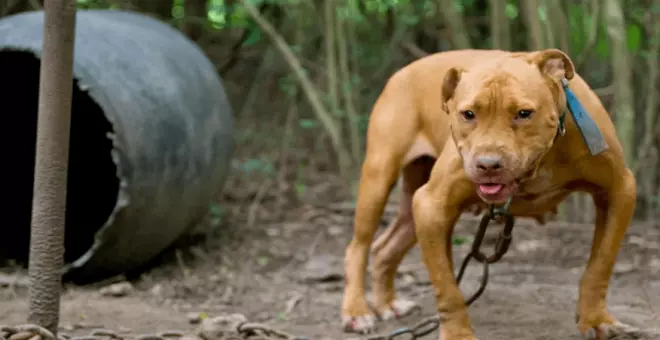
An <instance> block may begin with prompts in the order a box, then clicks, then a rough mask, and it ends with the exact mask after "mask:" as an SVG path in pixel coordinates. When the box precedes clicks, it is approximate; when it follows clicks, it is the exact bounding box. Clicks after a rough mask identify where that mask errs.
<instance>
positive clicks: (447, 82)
mask: <svg viewBox="0 0 660 340" xmlns="http://www.w3.org/2000/svg"><path fill="white" fill-rule="evenodd" d="M462 73H463V70H462V69H459V68H456V67H452V68H450V69H449V70H448V71H447V73H446V74H445V78H444V80H443V81H442V108H443V110H444V111H445V112H447V113H449V111H448V110H447V101H449V100H450V99H452V97H454V92H455V91H456V86H458V82H459V81H461V74H462Z"/></svg>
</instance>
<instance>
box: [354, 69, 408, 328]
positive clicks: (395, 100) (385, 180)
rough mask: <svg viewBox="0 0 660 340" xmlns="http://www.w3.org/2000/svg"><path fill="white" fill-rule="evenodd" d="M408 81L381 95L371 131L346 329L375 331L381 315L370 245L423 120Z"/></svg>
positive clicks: (359, 199) (360, 194)
mask: <svg viewBox="0 0 660 340" xmlns="http://www.w3.org/2000/svg"><path fill="white" fill-rule="evenodd" d="M406 85H407V83H405V82H403V83H402V82H398V81H390V82H389V83H388V85H387V86H386V88H385V90H384V92H383V93H382V94H381V97H379V99H378V101H377V102H376V105H375V106H374V110H373V112H372V114H371V118H370V121H369V128H368V130H367V152H366V156H365V159H364V162H363V164H362V171H361V173H360V184H359V187H358V196H357V204H356V210H355V218H354V221H353V239H352V240H351V242H350V244H349V245H348V247H347V248H346V253H345V257H344V272H345V274H344V280H345V287H344V298H343V301H342V325H343V328H344V331H347V332H357V333H370V332H372V331H374V330H375V321H376V320H375V316H374V314H373V313H372V312H371V311H370V309H369V305H368V304H367V299H366V296H365V291H364V288H365V287H364V286H365V274H366V269H367V263H368V258H369V248H370V246H371V242H372V241H373V237H374V234H375V233H376V230H377V229H378V225H379V224H380V219H381V216H382V214H383V210H384V208H385V204H386V203H387V198H388V197H389V194H390V190H391V189H392V186H393V184H394V183H395V182H396V179H397V177H398V175H399V172H400V171H401V167H402V165H403V162H404V157H405V155H406V153H407V152H408V150H409V149H410V147H411V145H412V144H413V141H414V139H415V137H416V134H417V131H418V128H419V122H418V121H417V120H416V119H411V116H414V115H415V107H414V100H413V99H412V98H410V97H409V95H408V94H409V88H408V87H406Z"/></svg>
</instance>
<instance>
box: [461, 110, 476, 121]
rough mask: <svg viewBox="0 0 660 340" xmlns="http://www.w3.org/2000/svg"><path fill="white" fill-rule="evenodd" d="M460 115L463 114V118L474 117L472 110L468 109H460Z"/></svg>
mask: <svg viewBox="0 0 660 340" xmlns="http://www.w3.org/2000/svg"><path fill="white" fill-rule="evenodd" d="M461 116H463V118H465V120H473V119H474V118H475V116H474V112H472V111H470V110H466V111H461Z"/></svg>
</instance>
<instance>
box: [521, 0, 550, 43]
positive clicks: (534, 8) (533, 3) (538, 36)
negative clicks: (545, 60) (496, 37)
mask: <svg viewBox="0 0 660 340" xmlns="http://www.w3.org/2000/svg"><path fill="white" fill-rule="evenodd" d="M521 7H522V13H521V15H522V17H523V18H525V26H527V30H528V31H529V35H528V43H527V48H528V49H530V50H542V49H544V48H545V41H544V39H543V29H542V26H541V25H542V24H541V19H540V18H539V12H538V8H539V2H538V0H526V1H521Z"/></svg>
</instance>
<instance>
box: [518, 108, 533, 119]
mask: <svg viewBox="0 0 660 340" xmlns="http://www.w3.org/2000/svg"><path fill="white" fill-rule="evenodd" d="M532 113H534V112H533V111H532V110H520V111H518V115H517V116H516V119H529V117H531V116H532Z"/></svg>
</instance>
